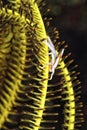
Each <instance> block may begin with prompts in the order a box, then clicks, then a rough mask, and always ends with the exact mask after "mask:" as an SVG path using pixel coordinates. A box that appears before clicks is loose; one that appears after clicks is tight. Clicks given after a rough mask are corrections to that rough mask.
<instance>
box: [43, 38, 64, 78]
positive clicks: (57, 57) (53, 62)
mask: <svg viewBox="0 0 87 130" xmlns="http://www.w3.org/2000/svg"><path fill="white" fill-rule="evenodd" d="M44 43H45V44H46V45H47V46H48V48H49V49H50V51H51V52H50V53H49V55H51V57H52V59H51V62H49V63H47V64H48V65H49V71H50V72H51V76H50V79H49V80H51V79H52V78H53V75H54V72H55V69H56V67H57V66H58V64H59V62H60V61H61V59H62V56H63V53H64V49H62V50H61V51H60V52H59V54H57V51H56V50H55V47H54V45H53V43H52V41H51V39H50V37H49V36H47V40H44Z"/></svg>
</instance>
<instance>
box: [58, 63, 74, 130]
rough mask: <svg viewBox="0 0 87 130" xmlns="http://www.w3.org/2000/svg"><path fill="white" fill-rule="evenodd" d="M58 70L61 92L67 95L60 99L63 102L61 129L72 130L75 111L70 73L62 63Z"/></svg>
mask: <svg viewBox="0 0 87 130" xmlns="http://www.w3.org/2000/svg"><path fill="white" fill-rule="evenodd" d="M59 68H60V70H61V73H62V76H63V81H62V82H63V85H62V91H63V94H64V95H67V96H66V97H65V98H63V99H62V100H65V105H64V124H63V129H64V128H67V130H74V129H75V114H76V113H75V111H76V110H75V95H74V88H73V83H72V80H71V77H70V73H69V71H68V69H67V67H66V64H65V63H64V61H61V62H60V66H59Z"/></svg>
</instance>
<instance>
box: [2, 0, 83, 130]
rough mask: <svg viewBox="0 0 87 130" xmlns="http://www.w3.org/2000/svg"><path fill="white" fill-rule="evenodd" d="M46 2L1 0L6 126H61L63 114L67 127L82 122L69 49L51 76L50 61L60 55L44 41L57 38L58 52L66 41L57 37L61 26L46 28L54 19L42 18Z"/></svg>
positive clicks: (16, 129)
mask: <svg viewBox="0 0 87 130" xmlns="http://www.w3.org/2000/svg"><path fill="white" fill-rule="evenodd" d="M43 6H45V4H44V2H43V1H41V0H36V1H35V0H7V1H6V3H5V2H4V1H1V0H0V129H1V130H53V129H54V130H56V129H57V128H58V127H57V126H58V125H59V124H58V121H59V118H61V117H63V119H62V124H63V125H62V126H61V129H62V130H76V129H77V128H78V126H80V125H81V122H83V114H82V112H81V107H82V103H81V102H80V86H79V83H80V82H79V80H78V76H77V75H78V73H77V72H76V71H74V69H75V68H76V66H74V67H71V63H72V60H70V58H69V56H70V54H68V55H66V56H65V54H64V55H63V56H62V58H61V60H60V62H59V64H58V65H57V64H56V68H54V69H55V73H53V74H54V75H53V76H52V78H51V80H49V77H50V73H49V64H48V63H49V62H50V61H54V62H55V61H57V60H56V57H55V56H54V55H51V56H53V57H51V56H50V55H49V53H50V49H49V47H48V46H47V45H46V44H45V43H44V42H45V41H46V40H47V37H48V36H49V37H50V38H51V39H52V41H53V42H52V44H53V46H54V51H55V54H56V53H57V56H58V54H59V52H60V50H61V49H63V48H64V49H65V48H66V45H65V43H64V42H57V41H58V38H59V33H58V31H57V29H56V28H54V29H53V30H52V31H53V32H52V34H51V35H50V34H49V31H48V30H49V29H46V28H45V27H46V26H48V25H49V20H50V19H48V18H47V17H45V18H44V20H45V21H44V22H43V19H42V16H41V13H40V10H42V9H43V8H44V7H43ZM39 8H40V9H39ZM48 28H50V27H48ZM55 43H56V44H55ZM55 48H57V49H55ZM54 51H53V52H51V53H54ZM57 58H58V57H57ZM51 65H52V66H53V64H51ZM61 104H63V106H62V107H61ZM61 108H62V110H61V112H62V113H60V112H59V111H60V109H61ZM58 113H59V114H60V115H59V114H58Z"/></svg>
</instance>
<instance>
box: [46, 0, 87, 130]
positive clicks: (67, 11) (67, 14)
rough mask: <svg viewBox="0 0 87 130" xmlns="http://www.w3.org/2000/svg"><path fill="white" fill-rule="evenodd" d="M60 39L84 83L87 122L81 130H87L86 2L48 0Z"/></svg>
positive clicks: (83, 96) (84, 0)
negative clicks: (76, 65)
mask: <svg viewBox="0 0 87 130" xmlns="http://www.w3.org/2000/svg"><path fill="white" fill-rule="evenodd" d="M46 2H47V4H48V7H49V8H50V9H51V11H50V13H49V15H50V16H51V17H52V18H53V20H52V22H51V25H52V26H54V27H55V26H56V27H57V28H58V30H59V33H60V39H61V40H65V41H66V43H67V44H68V46H69V47H68V49H69V51H70V52H71V53H72V57H73V59H74V60H75V64H78V65H79V67H78V71H80V72H81V74H80V75H79V79H80V81H81V82H82V84H81V86H82V101H83V104H84V107H83V113H84V119H85V122H84V123H83V126H82V127H81V128H80V130H87V1H86V0H46Z"/></svg>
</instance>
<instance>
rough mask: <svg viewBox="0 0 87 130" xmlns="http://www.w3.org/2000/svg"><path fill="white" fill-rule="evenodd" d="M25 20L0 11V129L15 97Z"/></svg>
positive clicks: (23, 49) (20, 73) (20, 72)
mask: <svg viewBox="0 0 87 130" xmlns="http://www.w3.org/2000/svg"><path fill="white" fill-rule="evenodd" d="M24 26H25V19H24V17H21V16H20V15H19V14H18V13H17V12H15V13H14V15H13V11H11V10H9V9H8V10H6V9H5V8H2V9H0V31H1V32H0V62H1V63H2V66H1V64H0V78H2V79H1V80H2V82H1V81H0V82H1V83H0V129H1V128H2V126H3V124H4V123H5V121H6V119H7V118H8V114H9V112H10V110H11V109H12V106H13V104H14V102H15V99H16V97H17V91H19V84H20V83H21V80H22V77H23V70H24V65H25V57H26V35H25V28H24Z"/></svg>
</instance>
